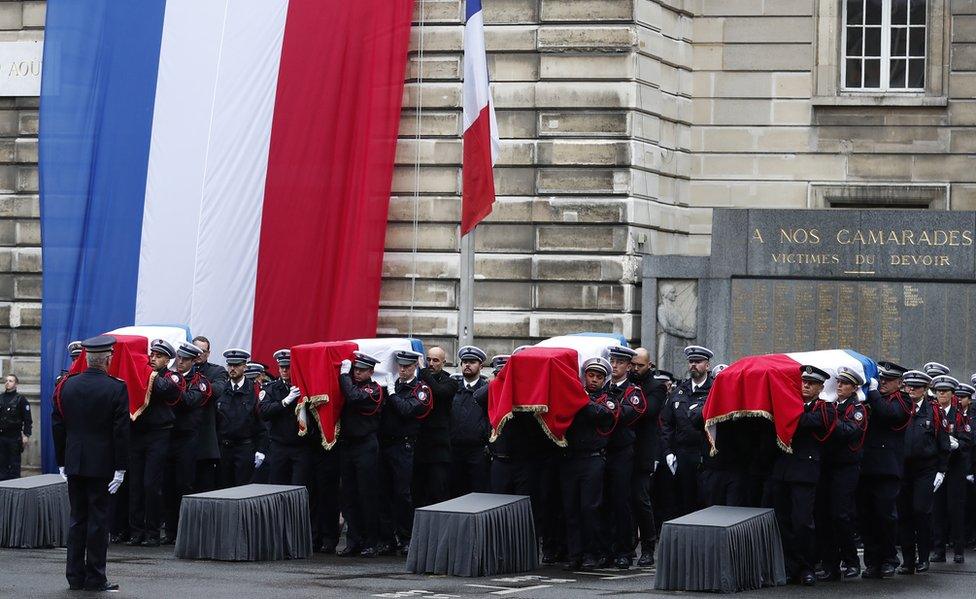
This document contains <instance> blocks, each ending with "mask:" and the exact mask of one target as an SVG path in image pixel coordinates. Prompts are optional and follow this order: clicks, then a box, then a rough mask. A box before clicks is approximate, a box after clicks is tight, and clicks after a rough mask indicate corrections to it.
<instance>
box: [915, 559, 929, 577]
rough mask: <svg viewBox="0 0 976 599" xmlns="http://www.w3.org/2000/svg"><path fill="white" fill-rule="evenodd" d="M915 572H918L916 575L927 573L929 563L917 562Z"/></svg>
mask: <svg viewBox="0 0 976 599" xmlns="http://www.w3.org/2000/svg"><path fill="white" fill-rule="evenodd" d="M915 571H916V572H918V573H920V574H921V573H922V572H928V571H929V563H928V562H918V563H917V564H915Z"/></svg>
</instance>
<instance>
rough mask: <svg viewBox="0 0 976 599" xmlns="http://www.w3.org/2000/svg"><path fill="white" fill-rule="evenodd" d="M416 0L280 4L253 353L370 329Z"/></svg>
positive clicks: (260, 355) (266, 356)
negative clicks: (284, 11) (282, 17)
mask: <svg viewBox="0 0 976 599" xmlns="http://www.w3.org/2000/svg"><path fill="white" fill-rule="evenodd" d="M413 4H414V3H413V0H356V1H355V2H349V1H348V0H291V1H290V2H289V4H288V16H287V20H286V23H285V37H284V42H283V44H282V49H281V66H280V68H279V74H278V88H277V96H276V100H275V113H274V120H273V122H272V127H271V144H270V148H269V155H268V175H267V182H266V188H265V198H264V208H263V213H262V217H261V239H260V250H259V253H258V271H257V289H256V292H255V305H254V332H253V337H252V343H251V349H252V353H253V354H254V356H255V359H257V360H260V361H262V362H269V361H270V360H271V353H272V352H274V351H275V350H276V349H278V348H281V347H289V346H292V345H296V344H300V343H306V342H312V341H315V340H319V339H351V338H357V337H372V336H374V335H375V334H376V318H377V311H378V309H379V293H380V277H381V270H382V265H383V245H384V241H385V236H386V215H387V209H388V205H389V198H390V186H391V182H392V177H393V158H394V154H395V151H396V141H397V129H398V127H399V122H400V105H401V102H402V101H403V81H404V71H405V69H406V62H407V45H408V42H409V38H410V20H411V15H412V12H413ZM229 267H230V268H233V266H232V265H231V266H229Z"/></svg>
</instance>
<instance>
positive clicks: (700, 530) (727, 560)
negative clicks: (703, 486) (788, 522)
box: [654, 506, 786, 593]
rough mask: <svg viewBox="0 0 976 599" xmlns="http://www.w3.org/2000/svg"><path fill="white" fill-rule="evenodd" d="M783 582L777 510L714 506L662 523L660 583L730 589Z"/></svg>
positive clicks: (689, 588) (675, 587)
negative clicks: (775, 511)
mask: <svg viewBox="0 0 976 599" xmlns="http://www.w3.org/2000/svg"><path fill="white" fill-rule="evenodd" d="M783 584H786V567H785V562H784V560H783V547H782V544H781V541H780V535H779V527H778V525H777V524H776V517H775V515H774V513H773V510H770V509H756V508H737V507H726V506H712V507H710V508H706V509H704V510H699V511H697V512H694V513H692V514H688V515H687V516H682V517H681V518H677V519H675V520H670V521H668V522H665V523H664V525H663V526H662V528H661V539H660V541H659V542H658V556H657V575H656V576H655V580H654V588H656V589H660V590H669V591H721V592H724V593H729V592H736V591H744V590H749V589H758V588H761V587H766V586H775V585H783Z"/></svg>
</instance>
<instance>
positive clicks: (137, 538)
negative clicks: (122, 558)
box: [125, 535, 145, 547]
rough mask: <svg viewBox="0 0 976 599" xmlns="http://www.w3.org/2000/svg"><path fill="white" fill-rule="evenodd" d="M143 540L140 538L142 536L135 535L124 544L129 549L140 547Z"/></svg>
mask: <svg viewBox="0 0 976 599" xmlns="http://www.w3.org/2000/svg"><path fill="white" fill-rule="evenodd" d="M144 540H145V539H143V538H142V535H136V536H134V537H129V540H128V541H126V542H125V544H126V545H128V546H129V547H135V546H136V545H142V542H143V541H144Z"/></svg>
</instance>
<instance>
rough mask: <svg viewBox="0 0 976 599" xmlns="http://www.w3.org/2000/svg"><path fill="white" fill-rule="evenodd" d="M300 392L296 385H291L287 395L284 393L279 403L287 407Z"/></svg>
mask: <svg viewBox="0 0 976 599" xmlns="http://www.w3.org/2000/svg"><path fill="white" fill-rule="evenodd" d="M301 394H302V392H301V391H300V390H299V389H298V387H295V386H292V388H291V390H289V391H288V395H286V396H285V398H284V399H283V400H281V405H283V406H285V407H286V408H287V407H288V406H290V405H291V404H292V402H293V401H295V400H296V399H298V396H299V395H301Z"/></svg>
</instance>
